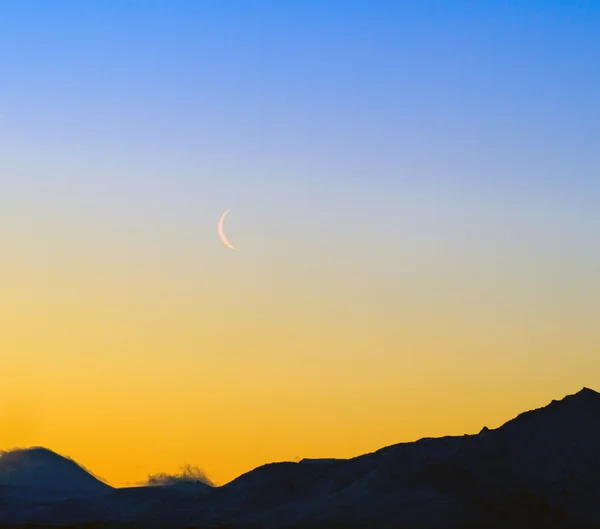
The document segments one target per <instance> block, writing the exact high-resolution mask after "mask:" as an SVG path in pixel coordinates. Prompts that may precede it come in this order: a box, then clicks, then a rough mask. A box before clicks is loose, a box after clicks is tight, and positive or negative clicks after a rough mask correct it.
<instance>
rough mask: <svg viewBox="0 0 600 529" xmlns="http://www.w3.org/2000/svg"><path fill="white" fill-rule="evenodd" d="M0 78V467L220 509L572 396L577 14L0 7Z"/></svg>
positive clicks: (586, 179)
mask: <svg viewBox="0 0 600 529" xmlns="http://www.w3.org/2000/svg"><path fill="white" fill-rule="evenodd" d="M0 50H2V51H1V52H0V240H1V241H2V244H3V249H4V251H3V259H2V261H0V292H1V293H2V295H1V296H0V322H1V326H2V330H1V332H0V355H1V359H2V370H1V371H0V373H1V378H0V448H2V449H9V448H11V447H15V446H30V445H43V446H46V447H48V448H50V449H53V450H55V451H57V452H59V453H62V454H66V455H69V456H71V457H73V458H75V459H76V460H77V461H79V462H80V463H82V464H84V465H85V466H87V467H89V468H91V469H92V470H93V471H94V472H95V473H97V474H99V475H100V476H102V477H104V478H105V479H107V480H108V481H109V482H110V483H111V484H114V485H124V484H132V483H136V482H139V481H141V480H143V479H144V478H145V477H146V476H147V475H148V474H149V473H155V472H162V471H164V472H172V471H176V470H177V469H178V467H180V466H181V465H183V464H184V463H189V464H193V465H198V466H200V467H202V468H203V469H204V470H205V471H206V472H207V474H208V475H209V476H210V477H211V478H213V479H214V480H216V481H217V482H218V483H224V482H226V481H228V480H230V479H232V478H233V477H235V476H237V475H239V474H241V473H242V472H245V471H247V470H250V469H252V468H254V467H256V466H258V465H260V464H263V463H266V462H271V461H277V460H294V459H296V458H301V457H350V456H355V455H358V454H360V453H364V452H368V451H372V450H375V449H377V448H380V447H383V446H385V445H389V444H393V443H396V442H401V441H412V440H415V439H418V438H420V437H424V436H440V435H446V434H462V433H476V432H477V431H479V430H480V429H481V428H482V427H483V426H484V425H487V426H488V427H497V426H499V425H500V424H502V423H503V422H504V421H506V420H508V419H510V418H512V417H513V416H514V415H516V414H517V413H519V412H521V411H524V410H526V409H530V408H533V407H539V406H543V405H545V404H547V403H548V402H549V401H550V400H552V399H554V398H556V399H558V398H561V397H563V396H564V395H565V394H567V393H574V392H576V391H578V390H579V389H581V387H582V386H588V387H592V388H595V389H598V381H599V380H600V354H599V352H600V332H599V329H600V321H599V320H600V244H599V243H598V240H599V239H598V237H599V234H600V207H599V204H600V176H599V175H600V149H599V148H598V147H599V146H600V98H599V97H598V94H600V68H599V67H598V65H599V64H600V3H598V2H592V1H588V2H585V1H575V0H573V1H571V2H559V1H549V0H548V1H541V0H539V1H536V0H529V1H528V2H509V1H501V0H497V1H485V2H468V1H458V0H457V1H448V0H439V1H419V2H399V1H391V0H390V1H370V0H369V1H367V0H364V1H361V2H353V1H350V0H348V1H343V2H342V1H333V0H332V1H323V2H316V1H309V0H305V1H296V2H292V1H290V2H275V1H273V2H266V1H258V0H252V1H231V0H224V1H219V2H217V1H210V2H209V1H204V2H201V1H192V0H190V1H183V0H168V1H167V0H163V1H150V0H147V1H134V0H129V1H127V2H123V1H117V0H110V1H109V0H102V1H99V0H97V1H91V0H90V1H86V2H75V1H66V0H56V1H54V2H43V1H41V0H38V1H27V0H20V1H19V2H3V3H2V4H1V6H0ZM228 208H232V211H231V213H230V214H229V216H228V217H227V220H226V224H225V228H226V231H227V234H228V237H229V239H230V240H231V242H232V243H233V244H234V245H236V246H238V247H240V248H242V250H243V251H242V252H233V251H231V250H228V249H227V248H225V247H224V246H223V245H222V244H221V242H220V241H219V238H218V236H217V221H218V219H219V216H220V215H221V213H222V212H223V211H225V210H226V209H228Z"/></svg>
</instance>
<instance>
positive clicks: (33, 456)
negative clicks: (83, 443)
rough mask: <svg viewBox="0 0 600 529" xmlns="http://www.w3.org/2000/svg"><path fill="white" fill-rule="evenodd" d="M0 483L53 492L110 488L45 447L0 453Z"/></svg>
mask: <svg viewBox="0 0 600 529" xmlns="http://www.w3.org/2000/svg"><path fill="white" fill-rule="evenodd" d="M0 485H4V486H17V487H34V488H40V489H46V490H54V491H84V492H106V491H108V490H110V489H111V487H109V486H108V485H106V484H105V483H103V482H102V481H100V480H99V479H97V478H95V477H94V476H92V475H91V474H90V473H89V472H88V471H87V470H85V469H84V468H82V467H81V466H79V465H78V464H77V463H75V461H73V460H71V459H68V458H65V457H63V456H60V455H58V454H56V453H54V452H52V451H51V450H48V449H46V448H28V449H16V450H11V451H8V452H2V453H1V454H0Z"/></svg>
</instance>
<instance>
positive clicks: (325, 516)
mask: <svg viewBox="0 0 600 529" xmlns="http://www.w3.org/2000/svg"><path fill="white" fill-rule="evenodd" d="M599 448H600V394H599V393H597V392H595V391H593V390H591V389H588V388H584V389H582V390H581V391H579V392H578V393H576V394H574V395H569V396H567V397H565V398H563V399H562V400H560V401H552V403H550V404H549V405H548V406H545V407H543V408H540V409H537V410H532V411H528V412H525V413H522V414H520V415H518V416H517V417H515V418H514V419H512V420H510V421H508V422H507V423H505V424H504V425H503V426H501V427H499V428H497V429H488V428H483V429H482V430H481V431H480V432H479V433H478V434H473V435H463V436H453V437H442V438H435V439H434V438H425V439H421V440H419V441H416V442H412V443H401V444H396V445H392V446H388V447H385V448H382V449H380V450H378V451H376V452H373V453H371V454H366V455H363V456H359V457H356V458H352V459H325V460H318V459H316V460H315V459H310V460H301V461H300V462H282V463H271V464H268V465H263V466H261V467H258V468H256V469H254V470H252V471H250V472H248V473H246V474H244V475H242V476H240V477H238V478H236V479H235V480H233V481H231V482H230V483H228V484H226V485H224V486H221V487H210V486H208V485H205V484H200V486H199V487H173V486H158V487H157V486H154V487H134V488H123V489H111V488H110V487H108V486H107V485H105V484H103V483H102V482H101V481H99V480H97V479H96V478H94V477H93V476H91V475H90V474H89V473H87V472H86V471H85V470H84V469H82V468H81V467H79V466H78V465H77V464H76V463H74V462H73V461H70V460H68V459H65V458H61V456H57V455H56V454H54V453H53V452H50V451H48V450H44V449H35V450H29V451H21V452H20V453H17V455H13V456H12V457H13V458H14V460H16V462H17V463H18V464H11V460H10V459H8V460H7V461H8V463H5V462H4V458H6V457H7V456H10V455H11V454H14V452H9V453H5V454H4V455H3V456H2V458H1V459H0V484H3V485H4V486H3V487H0V524H6V525H5V527H30V528H33V527H36V526H35V525H31V524H38V525H37V527H47V526H50V525H52V526H53V527H65V528H66V527H71V528H75V527H89V528H90V529H91V528H92V527H97V528H100V527H106V528H109V527H110V528H115V529H116V528H125V527H128V528H131V529H133V528H142V527H143V528H144V529H151V528H157V529H158V528H168V529H183V528H188V529H189V528H197V529H226V528H227V529H238V528H239V529H242V528H243V529H263V528H264V529H317V528H318V529H326V528H338V527H339V528H342V527H343V528H349V529H351V528H355V529H358V528H369V529H373V528H381V529H387V528H389V529H392V528H393V529H401V528H406V529H434V528H435V529H507V528H510V529H598V528H600V509H599V508H598V507H597V505H599V504H600V449H599ZM24 454H25V455H26V456H27V457H25V455H24ZM30 461H34V462H36V464H35V465H32V463H31V462H30ZM5 469H10V470H9V471H6V470H5ZM32 469H37V470H32ZM54 473H56V474H54ZM53 475H54V476H55V477H54V478H53V477H52V476H53ZM7 476H10V479H8V478H7ZM78 484H79V485H78ZM58 485H60V488H64V487H65V486H67V485H68V487H73V486H75V485H78V486H79V487H81V490H85V491H86V492H87V495H86V496H81V497H75V496H70V497H66V498H65V497H64V496H61V497H58V496H55V497H50V496H48V493H47V491H46V489H48V487H50V489H51V490H57V487H58ZM23 487H27V488H28V490H34V488H35V490H36V491H37V493H38V494H39V497H37V498H35V497H32V496H29V497H27V498H23V497H21V496H19V494H18V493H17V492H15V490H17V489H18V490H22V489H23ZM71 490H72V489H71ZM27 523H29V524H30V525H25V524H27ZM61 524H62V525H61ZM86 524H89V525H86ZM92 524H95V525H92Z"/></svg>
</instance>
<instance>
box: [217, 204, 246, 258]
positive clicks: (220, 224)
mask: <svg viewBox="0 0 600 529" xmlns="http://www.w3.org/2000/svg"><path fill="white" fill-rule="evenodd" d="M230 211H231V208H229V209H228V210H227V211H226V212H225V213H223V215H221V218H220V219H219V237H221V241H223V244H224V245H225V246H227V248H230V249H231V250H235V251H236V252H240V251H241V250H240V249H239V248H236V247H235V246H233V244H231V243H230V242H229V241H228V240H227V237H225V230H224V229H223V222H224V221H225V217H226V216H227V213H229V212H230Z"/></svg>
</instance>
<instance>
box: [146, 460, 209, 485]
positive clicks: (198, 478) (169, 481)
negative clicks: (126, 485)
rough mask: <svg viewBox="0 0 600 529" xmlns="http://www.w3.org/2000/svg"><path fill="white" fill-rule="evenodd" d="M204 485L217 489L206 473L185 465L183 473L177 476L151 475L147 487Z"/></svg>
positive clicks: (182, 468) (195, 467) (182, 469)
mask: <svg viewBox="0 0 600 529" xmlns="http://www.w3.org/2000/svg"><path fill="white" fill-rule="evenodd" d="M196 482H200V483H204V484H205V485H209V486H211V487H215V486H216V484H215V483H214V482H213V481H212V480H211V479H210V478H209V477H208V476H207V475H206V474H205V473H204V471H203V470H202V469H201V468H199V467H197V466H193V465H183V467H181V471H180V472H179V473H176V474H166V473H159V474H151V475H149V476H148V481H146V483H145V484H146V485H147V486H149V487H160V486H165V485H177V484H180V483H196Z"/></svg>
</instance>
